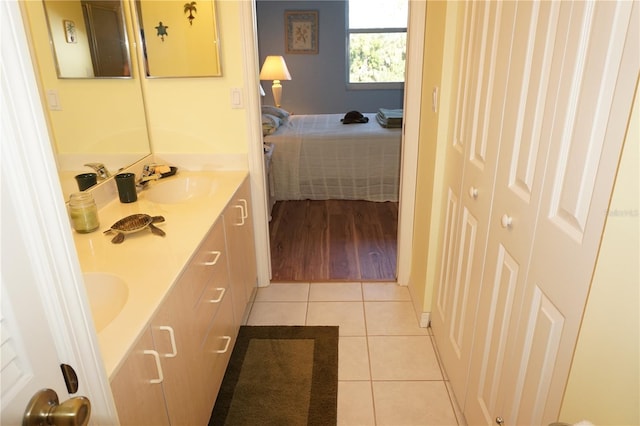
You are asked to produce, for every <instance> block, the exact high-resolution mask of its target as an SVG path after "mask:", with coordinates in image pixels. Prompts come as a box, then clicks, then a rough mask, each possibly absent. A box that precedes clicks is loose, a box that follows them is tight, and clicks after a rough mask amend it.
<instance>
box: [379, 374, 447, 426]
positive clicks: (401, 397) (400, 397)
mask: <svg viewBox="0 0 640 426" xmlns="http://www.w3.org/2000/svg"><path fill="white" fill-rule="evenodd" d="M373 401H374V407H375V413H376V424H377V425H378V426H384V425H392V426H399V425H403V426H412V425H419V426H430V425H434V426H448V425H457V424H458V423H457V421H456V417H455V415H454V413H453V408H452V407H451V403H450V401H449V394H448V393H447V389H446V387H445V385H444V382H442V381H436V382H430V381H403V382H376V381H374V382H373Z"/></svg>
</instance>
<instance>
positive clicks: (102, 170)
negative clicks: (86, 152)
mask: <svg viewBox="0 0 640 426" xmlns="http://www.w3.org/2000/svg"><path fill="white" fill-rule="evenodd" d="M85 166H87V167H91V168H92V169H93V170H94V171H95V172H96V174H97V175H98V179H100V180H104V179H106V178H108V177H111V173H109V170H107V168H106V167H105V165H104V164H102V163H87V164H85Z"/></svg>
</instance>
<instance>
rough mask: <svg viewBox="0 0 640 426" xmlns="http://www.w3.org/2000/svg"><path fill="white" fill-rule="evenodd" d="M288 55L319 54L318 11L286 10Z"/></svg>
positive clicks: (285, 30) (286, 45)
mask: <svg viewBox="0 0 640 426" xmlns="http://www.w3.org/2000/svg"><path fill="white" fill-rule="evenodd" d="M284 34H285V52H286V53H308V54H317V53H318V11H317V10H286V11H285V12H284Z"/></svg>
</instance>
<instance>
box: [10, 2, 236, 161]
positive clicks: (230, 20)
mask: <svg viewBox="0 0 640 426" xmlns="http://www.w3.org/2000/svg"><path fill="white" fill-rule="evenodd" d="M22 6H23V12H25V15H26V16H27V17H28V19H27V20H28V23H29V27H30V31H29V35H30V38H31V43H32V44H33V46H34V48H35V62H36V64H37V67H38V75H39V79H40V83H41V88H42V90H43V98H44V93H45V91H46V90H49V89H55V90H57V91H58V93H59V97H60V102H61V104H62V108H63V110H62V111H49V110H47V111H46V112H47V115H48V118H49V120H48V122H49V124H50V127H51V133H52V140H54V141H55V151H56V152H57V153H59V154H74V153H77V152H78V151H81V152H93V153H96V157H99V156H100V153H111V152H113V153H121V152H124V151H127V152H139V153H140V154H141V155H140V157H142V156H143V155H144V154H145V153H149V141H148V139H147V134H148V135H149V136H150V137H151V139H152V147H153V151H154V153H156V154H159V155H161V154H163V153H187V154H195V155H198V154H243V155H246V154H247V152H248V141H247V130H246V128H247V125H248V124H247V119H246V111H245V110H244V109H232V108H231V105H230V92H231V89H232V88H239V89H242V90H243V91H244V90H245V88H244V87H243V86H244V79H243V73H244V65H243V53H242V52H243V45H242V38H241V27H240V23H241V17H240V2H237V1H218V2H216V14H217V19H218V30H219V34H220V45H221V46H220V54H221V67H222V76H221V77H199V78H155V79H147V78H144V77H142V78H140V73H139V67H138V62H139V61H140V60H139V59H138V58H139V57H138V55H137V53H138V52H133V51H132V52H131V53H132V56H133V69H132V73H133V75H134V78H132V79H59V78H58V77H57V74H56V71H55V65H54V60H53V55H52V53H51V49H50V47H49V34H48V32H47V25H46V20H45V16H44V9H43V7H42V3H41V2H37V1H25V2H22ZM123 9H124V10H125V12H126V15H127V30H128V37H129V42H130V44H131V45H133V41H134V40H135V41H137V40H138V38H137V37H136V36H135V34H136V32H134V30H133V28H132V25H133V23H132V15H131V3H130V2H129V1H128V0H125V1H124V7H123ZM181 12H182V11H181ZM183 19H184V20H185V21H186V18H185V17H184V16H183ZM196 19H197V18H196ZM194 25H195V24H194ZM142 92H144V100H143V95H142ZM145 107H146V113H147V117H146V120H145ZM145 121H147V122H145ZM147 124H148V127H147ZM96 161H100V159H99V158H97V159H96Z"/></svg>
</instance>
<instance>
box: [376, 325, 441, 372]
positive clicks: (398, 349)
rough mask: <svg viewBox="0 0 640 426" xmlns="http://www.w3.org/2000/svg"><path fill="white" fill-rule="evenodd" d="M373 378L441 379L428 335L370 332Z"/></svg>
mask: <svg viewBox="0 0 640 426" xmlns="http://www.w3.org/2000/svg"><path fill="white" fill-rule="evenodd" d="M368 340H369V356H370V359H371V379H372V380H442V373H441V372H440V366H439V365H438V360H437V359H436V354H435V352H434V350H433V346H431V340H430V339H429V337H428V336H369V337H368Z"/></svg>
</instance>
